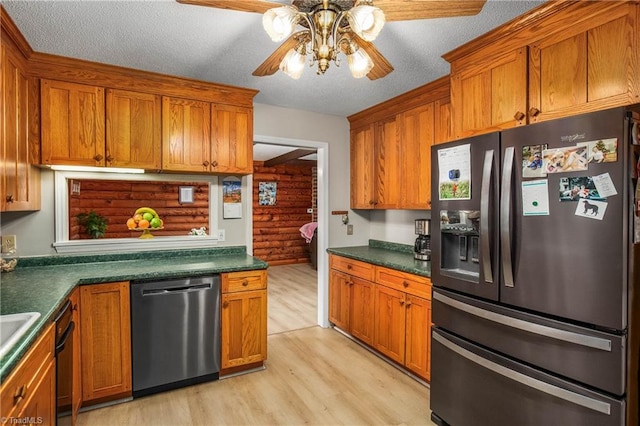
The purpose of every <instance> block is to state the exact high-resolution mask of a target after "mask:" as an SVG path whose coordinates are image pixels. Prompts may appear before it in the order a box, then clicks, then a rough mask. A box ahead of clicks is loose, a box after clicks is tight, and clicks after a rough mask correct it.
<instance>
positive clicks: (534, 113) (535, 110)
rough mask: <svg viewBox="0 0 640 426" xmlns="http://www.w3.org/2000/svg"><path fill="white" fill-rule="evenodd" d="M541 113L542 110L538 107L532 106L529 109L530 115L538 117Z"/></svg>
mask: <svg viewBox="0 0 640 426" xmlns="http://www.w3.org/2000/svg"><path fill="white" fill-rule="evenodd" d="M538 114H540V110H539V109H538V108H536V107H531V108H530V109H529V117H537V116H538Z"/></svg>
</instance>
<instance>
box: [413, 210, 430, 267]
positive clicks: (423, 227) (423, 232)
mask: <svg viewBox="0 0 640 426" xmlns="http://www.w3.org/2000/svg"><path fill="white" fill-rule="evenodd" d="M415 233H416V235H418V238H416V242H415V244H414V246H413V257H414V259H417V260H431V220H430V219H416V221H415Z"/></svg>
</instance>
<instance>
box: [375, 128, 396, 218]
mask: <svg viewBox="0 0 640 426" xmlns="http://www.w3.org/2000/svg"><path fill="white" fill-rule="evenodd" d="M374 141H375V157H374V160H375V164H376V169H375V176H376V178H375V194H376V195H375V201H374V207H375V208H376V209H397V208H398V206H399V204H400V181H401V179H400V138H399V136H398V126H397V122H396V118H395V117H393V118H391V119H388V120H383V121H381V122H378V123H376V124H375V132H374Z"/></svg>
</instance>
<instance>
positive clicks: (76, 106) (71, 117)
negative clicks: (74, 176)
mask: <svg viewBox="0 0 640 426" xmlns="http://www.w3.org/2000/svg"><path fill="white" fill-rule="evenodd" d="M40 90H41V97H40V102H41V114H42V122H41V125H42V162H43V163H44V164H70V165H74V166H104V165H105V142H104V122H105V113H104V102H105V101H104V89H102V88H101V87H95V86H87V85H84V84H75V83H67V82H63V81H54V80H41V85H40Z"/></svg>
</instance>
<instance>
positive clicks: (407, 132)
mask: <svg viewBox="0 0 640 426" xmlns="http://www.w3.org/2000/svg"><path fill="white" fill-rule="evenodd" d="M434 107H435V106H434V103H433V102H430V103H428V104H426V105H422V106H419V107H416V108H413V109H410V110H408V111H405V112H403V113H402V114H400V115H398V123H399V132H400V169H401V170H403V171H404V173H407V174H410V176H405V177H404V178H403V179H402V182H401V188H402V195H401V199H400V205H399V207H400V208H403V209H430V208H431V146H432V145H433V139H434Z"/></svg>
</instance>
